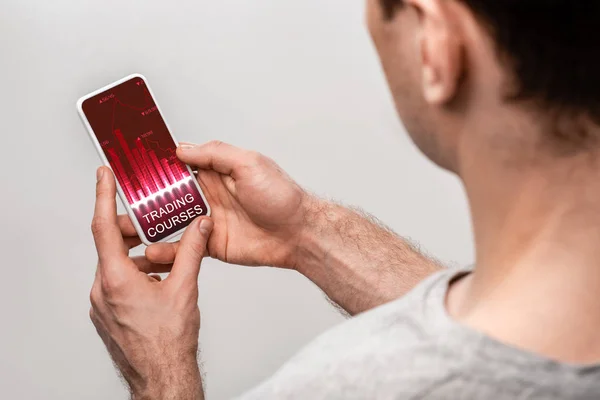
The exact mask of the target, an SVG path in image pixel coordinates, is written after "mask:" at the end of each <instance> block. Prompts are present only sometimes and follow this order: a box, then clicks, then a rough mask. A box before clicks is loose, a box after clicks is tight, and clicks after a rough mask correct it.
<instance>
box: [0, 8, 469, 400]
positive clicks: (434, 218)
mask: <svg viewBox="0 0 600 400" xmlns="http://www.w3.org/2000/svg"><path fill="white" fill-rule="evenodd" d="M363 7H364V5H363V1H362V0H327V1H323V0H286V1H281V0H251V1H250V0H221V1H208V0H194V1H192V0H189V1H185V0H180V1H169V2H167V1H158V0H139V1H135V0H103V1H82V0H77V1H75V0H53V1H47V0H2V1H0V127H1V129H2V130H1V131H0V137H1V140H0V143H1V147H0V151H1V157H0V182H1V184H2V195H1V196H0V218H1V224H0V227H1V230H0V246H1V247H0V248H1V251H2V264H1V274H0V278H1V282H0V286H1V289H0V313H1V314H0V315H1V319H0V321H1V322H0V326H1V329H0V388H2V394H1V395H0V396H1V397H2V398H5V399H99V400H100V399H118V398H125V397H126V394H125V391H124V389H123V387H122V386H121V384H120V382H119V380H118V378H117V377H116V375H115V373H114V371H113V367H112V364H111V362H110V361H109V358H108V357H107V355H106V351H105V350H104V348H103V345H102V343H101V341H100V339H99V338H98V337H97V336H96V333H95V330H94V328H93V326H92V324H91V323H90V322H89V320H88V309H89V301H88V293H89V288H90V286H91V283H92V280H93V277H94V269H95V253H94V248H93V246H92V240H91V234H90V229H89V221H90V217H91V212H92V207H93V199H94V173H95V169H96V167H97V166H98V165H99V159H98V157H97V155H96V153H95V150H94V148H93V147H92V146H91V144H90V141H89V139H88V137H87V133H86V132H85V130H84V129H83V127H82V125H81V123H80V121H79V119H78V116H77V114H76V112H75V101H76V100H77V99H78V98H79V97H80V96H82V95H84V94H86V93H88V92H90V91H92V90H94V89H97V88H99V87H100V86H103V85H105V84H108V83H110V82H112V81H114V80H116V79H118V78H121V77H123V76H125V75H126V74H129V73H132V72H141V73H143V74H145V75H146V76H147V78H148V79H149V81H150V83H151V85H152V87H153V89H154V91H155V93H156V96H157V98H158V101H159V102H160V104H161V106H162V108H163V109H164V112H165V114H166V118H167V119H168V121H169V123H170V125H171V127H172V128H173V130H174V133H175V134H176V136H178V138H179V139H181V140H187V141H194V142H203V141H207V140H209V139H220V140H224V141H229V142H232V143H234V144H237V145H239V146H244V147H248V148H252V149H256V150H259V151H261V152H264V153H265V154H268V155H269V156H271V157H273V158H274V159H275V160H277V161H278V162H279V163H280V164H281V165H282V166H283V167H284V168H285V169H286V170H288V171H289V172H290V173H291V175H292V176H294V177H295V178H296V179H298V180H299V181H300V182H301V183H303V184H304V185H305V186H306V187H307V188H309V189H311V190H313V191H315V192H316V193H318V194H321V195H324V196H330V197H333V198H336V199H338V200H341V201H343V202H345V203H349V204H355V205H359V206H361V207H363V208H364V209H366V210H368V211H370V212H372V213H373V214H375V215H376V216H378V217H379V218H381V219H382V220H383V221H385V222H386V223H388V224H389V225H390V226H391V227H393V228H394V229H395V230H396V231H398V232H399V233H401V234H403V235H406V236H410V237H411V238H413V239H414V240H416V241H418V242H420V243H421V244H422V246H423V248H425V249H427V250H428V251H429V252H430V253H431V254H435V255H436V256H437V257H439V258H440V259H441V260H444V261H446V262H452V263H460V264H465V263H468V262H470V260H471V259H472V247H471V244H470V232H469V222H468V216H467V208H466V204H465V200H464V196H463V194H462V191H461V188H460V186H459V184H458V182H457V181H456V180H455V179H454V178H452V177H451V176H449V175H447V174H445V173H443V172H440V171H439V170H438V169H437V168H435V167H434V166H432V165H431V164H430V163H429V162H428V161H426V160H425V159H424V158H423V157H422V156H421V155H420V154H419V153H417V151H416V150H415V148H414V147H413V145H412V144H411V143H410V141H409V140H408V139H407V137H406V136H405V134H404V132H403V129H402V128H401V125H400V123H399V122H398V121H397V119H396V116H395V114H394V109H393V106H392V104H391V100H390V96H389V94H388V92H387V89H386V86H385V82H384V78H383V75H382V73H381V71H380V67H379V65H378V62H377V59H376V55H375V52H374V49H373V48H372V46H371V43H370V39H369V37H368V34H367V30H366V27H365V24H364V22H363V20H364V18H363ZM200 304H201V310H202V315H203V321H202V329H201V343H202V348H203V360H204V364H205V371H206V375H207V382H206V386H207V390H208V395H209V398H212V399H224V398H228V397H231V396H233V395H236V394H239V393H241V392H243V391H244V390H246V389H249V388H250V387H252V386H254V385H256V384H257V383H258V382H260V381H261V380H263V379H265V378H267V377H268V376H269V375H270V374H272V373H273V372H274V371H275V370H276V369H277V368H278V367H279V366H280V365H281V364H282V363H283V362H284V361H285V360H286V359H288V358H289V357H290V356H291V355H292V354H294V353H295V352H296V351H297V350H298V349H299V348H300V347H302V346H303V345H305V344H306V343H307V342H308V341H310V340H311V339H312V338H314V337H315V336H316V335H318V334H319V333H321V332H323V331H324V330H326V329H327V328H329V327H331V326H333V325H335V324H338V323H340V322H341V321H342V318H341V317H340V316H339V315H337V314H336V312H334V311H333V310H332V308H331V307H330V306H329V304H328V303H327V302H326V301H325V300H324V298H323V296H322V294H321V293H320V291H319V290H318V289H317V288H315V287H314V286H313V285H312V284H311V283H310V282H309V281H308V280H306V279H305V278H303V277H302V276H299V275H297V274H295V273H292V272H287V271H277V270H272V269H246V268H241V267H236V266H228V265H225V264H222V263H219V262H216V261H212V260H211V261H208V262H206V263H205V265H204V268H203V270H202V273H201V277H200Z"/></svg>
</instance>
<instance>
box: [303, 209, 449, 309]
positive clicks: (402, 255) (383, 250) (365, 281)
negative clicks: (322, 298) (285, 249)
mask: <svg viewBox="0 0 600 400" xmlns="http://www.w3.org/2000/svg"><path fill="white" fill-rule="evenodd" d="M310 210H311V211H310V213H309V217H308V220H307V221H306V222H307V225H306V226H307V229H306V230H305V231H304V233H303V237H302V240H301V245H300V246H299V249H298V258H297V261H296V269H297V270H298V271H299V272H300V273H302V274H303V275H305V276H306V277H308V278H309V279H310V280H312V281H313V282H314V283H315V284H316V285H317V286H319V287H320V288H321V289H322V290H323V291H324V292H325V294H327V296H328V297H329V298H330V299H331V300H332V301H334V302H335V303H336V304H338V305H339V306H340V307H342V308H343V309H344V310H346V311H347V312H348V313H349V314H350V315H355V314H358V313H360V312H363V311H366V310H369V309H371V308H373V307H376V306H379V305H381V304H384V303H387V302H389V301H391V300H394V299H397V298H399V297H401V296H402V295H404V294H406V293H407V292H408V291H410V290H411V289H412V288H413V287H414V286H415V285H416V284H418V283H419V282H421V281H422V280H423V279H424V278H426V277H427V276H429V275H431V274H433V273H435V272H437V271H439V270H440V269H441V268H442V267H441V266H440V265H439V264H438V263H437V262H436V261H434V260H432V259H430V258H428V257H426V256H424V255H423V254H421V253H420V252H419V251H418V250H417V249H416V248H414V247H413V246H412V245H411V244H409V243H408V242H407V241H405V240H404V239H402V238H401V237H399V236H398V235H396V234H395V233H394V232H392V231H391V230H390V229H388V228H386V227H384V226H383V225H382V224H380V223H379V222H377V221H376V220H375V218H373V217H370V216H368V215H365V214H364V213H362V212H359V211H355V210H352V209H348V208H346V207H342V206H340V205H337V204H333V203H330V202H325V201H313V203H312V204H311V205H310Z"/></svg>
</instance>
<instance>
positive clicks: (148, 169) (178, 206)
mask: <svg viewBox="0 0 600 400" xmlns="http://www.w3.org/2000/svg"><path fill="white" fill-rule="evenodd" d="M82 109H83V112H84V113H85V115H86V117H87V119H88V121H89V123H90V126H91V127H92V130H93V132H94V135H95V136H96V138H97V139H98V142H99V143H100V144H101V147H102V150H103V152H104V155H105V156H106V160H107V161H108V163H109V164H110V166H111V168H112V170H113V172H114V174H115V177H116V179H117V181H118V182H119V186H120V188H121V192H122V195H123V197H124V198H123V200H124V201H125V200H126V201H127V203H129V205H131V209H132V211H133V214H134V215H135V218H136V220H137V222H138V224H139V227H140V228H141V229H142V230H143V231H144V234H145V236H146V238H147V239H148V241H150V242H156V241H159V240H161V239H164V238H167V237H169V236H170V235H172V234H174V233H176V232H178V231H180V230H181V229H183V228H185V227H186V226H187V225H189V224H190V223H191V221H192V220H193V219H194V218H195V217H197V216H199V215H206V214H207V213H208V209H207V208H208V207H207V205H206V203H205V201H204V199H203V197H202V194H201V192H200V191H199V188H198V186H197V183H196V180H195V177H194V176H193V175H192V174H191V173H190V170H189V168H188V167H187V166H186V165H185V164H184V163H182V162H181V161H180V160H179V159H178V158H177V155H176V150H177V145H176V143H175V140H174V139H173V137H172V136H171V133H170V132H169V129H168V127H167V125H166V123H165V121H164V119H163V118H162V115H161V114H160V112H159V110H158V106H157V105H156V103H155V102H154V100H153V98H152V95H151V94H150V92H149V89H148V88H147V87H146V84H145V82H144V81H143V79H141V78H139V77H134V78H132V79H130V80H128V81H125V82H123V83H121V84H119V85H117V86H114V87H112V88H111V89H109V90H107V91H105V92H102V93H100V94H98V95H96V96H94V97H90V98H89V99H87V100H85V101H84V102H83V104H82Z"/></svg>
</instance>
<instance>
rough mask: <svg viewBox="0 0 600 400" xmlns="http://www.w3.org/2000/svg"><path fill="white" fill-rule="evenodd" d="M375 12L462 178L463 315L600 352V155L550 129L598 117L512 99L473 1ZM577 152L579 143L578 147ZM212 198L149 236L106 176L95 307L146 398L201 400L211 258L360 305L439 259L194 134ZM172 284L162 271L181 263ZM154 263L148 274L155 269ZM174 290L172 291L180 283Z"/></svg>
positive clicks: (392, 292)
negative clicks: (202, 307) (292, 279)
mask: <svg viewBox="0 0 600 400" xmlns="http://www.w3.org/2000/svg"><path fill="white" fill-rule="evenodd" d="M405 3H406V4H405V6H404V7H402V8H400V9H398V10H397V12H396V13H395V14H394V16H393V18H392V19H390V20H388V19H386V18H384V16H383V13H382V10H381V7H380V5H379V3H378V1H377V0H367V22H368V26H369V30H370V32H371V35H372V37H373V42H374V44H375V47H376V48H377V51H378V53H379V56H380V59H381V64H382V67H383V70H384V72H385V74H386V77H387V79H388V83H389V86H390V89H391V92H392V95H393V98H394V101H395V103H396V108H397V110H398V114H399V115H400V117H401V119H402V121H403V122H404V124H405V126H406V127H407V130H408V131H409V133H410V135H411V137H412V138H413V140H414V141H415V143H416V144H417V145H418V147H419V148H420V149H421V151H422V152H423V153H424V154H425V155H426V156H428V157H429V158H430V159H431V160H433V161H434V162H436V163H437V164H438V165H439V166H441V167H442V168H445V169H447V170H450V171H452V172H454V173H456V174H457V175H458V176H459V177H460V179H461V180H462V182H463V184H464V187H465V191H466V193H467V197H468V200H469V204H470V207H471V214H472V221H473V231H474V237H475V245H476V269H475V272H473V273H472V274H470V275H468V276H467V277H465V278H463V279H460V280H458V281H456V282H453V284H452V285H451V287H450V289H449V293H448V297H447V308H448V311H449V313H450V314H451V315H452V316H453V317H454V318H455V319H456V320H457V321H458V322H459V323H462V324H464V325H466V326H469V327H471V328H472V329H476V330H479V331H482V332H485V333H487V334H488V335H490V336H492V337H494V338H496V339H497V340H499V341H502V342H504V343H507V344H511V345H513V346H515V347H518V348H521V349H524V350H527V351H529V352H533V353H537V354H538V355H540V356H545V357H547V358H551V359H554V360H558V361H563V362H568V363H583V364H585V363H591V362H597V361H598V360H600V337H598V335H597V326H599V325H600V312H599V311H598V310H600V301H599V300H598V299H597V293H599V292H600V269H598V268H597V264H598V260H599V259H600V247H599V246H597V243H599V242H600V228H598V227H599V226H600V213H598V211H597V210H598V206H599V204H598V202H599V200H598V199H600V187H598V185H597V177H598V176H599V175H600V165H598V164H599V163H598V160H600V158H599V157H598V156H597V154H596V153H597V152H598V149H597V147H596V146H594V145H589V146H583V147H582V148H573V147H569V148H568V149H565V147H564V146H565V145H564V143H559V142H556V141H555V140H554V139H552V138H553V135H554V134H555V133H556V131H557V130H560V131H561V132H560V133H561V134H562V135H565V134H566V135H568V134H569V132H570V131H572V130H573V131H575V130H582V129H583V130H585V131H586V132H588V133H589V136H590V137H600V128H599V127H597V126H596V125H594V124H593V123H592V122H590V121H589V120H588V119H587V118H585V116H581V117H578V118H575V119H568V118H566V117H565V118H562V117H561V118H558V119H557V116H556V113H550V112H547V111H546V110H544V109H540V108H538V106H537V105H536V103H535V102H534V101H520V102H515V101H513V102H508V101H506V99H505V98H504V96H503V93H504V92H503V88H504V87H506V85H510V84H511V83H512V82H513V80H514V77H513V76H512V75H511V72H510V70H509V69H508V68H507V67H506V66H505V65H503V63H502V62H501V61H499V59H498V57H497V54H498V52H497V49H496V48H495V45H494V43H493V40H492V39H491V38H490V35H489V32H488V31H487V30H486V28H485V27H484V26H483V24H481V23H480V22H479V20H478V19H477V17H476V16H474V15H473V13H472V12H471V11H470V10H469V9H468V8H466V7H465V6H464V5H463V4H462V3H461V2H458V1H454V0H406V2H405ZM566 150H568V151H566ZM177 154H178V157H179V158H180V159H181V160H182V161H184V162H186V163H188V164H190V165H193V166H195V167H197V168H198V179H199V181H200V184H201V185H202V187H203V188H204V190H205V192H206V195H207V197H208V201H209V203H210V204H211V206H212V209H213V216H212V217H211V219H206V218H205V219H203V221H212V223H211V222H207V223H208V224H209V225H207V226H206V228H207V229H206V231H207V232H208V231H210V230H211V229H210V228H212V226H213V225H214V229H212V235H210V237H209V236H208V235H209V234H208V233H207V232H204V231H201V230H200V229H199V222H200V221H196V222H194V223H193V224H192V225H191V226H190V227H189V228H188V230H187V231H186V233H185V235H184V236H183V238H182V240H181V242H180V243H171V244H158V245H153V246H150V247H148V248H147V249H146V253H145V257H138V258H133V259H131V258H129V257H128V256H127V250H128V248H131V247H134V246H137V245H139V244H140V242H139V238H137V236H136V234H135V230H134V229H133V227H132V225H131V222H130V221H129V220H128V218H127V217H125V216H119V217H117V215H116V208H115V205H114V199H115V187H114V185H115V184H114V178H113V177H112V173H110V171H109V170H108V169H106V168H102V169H100V171H101V172H103V173H102V179H101V180H100V181H99V184H98V197H97V205H96V216H95V218H94V224H93V232H94V237H95V240H96V245H97V248H98V256H99V263H98V273H97V275H96V282H95V283H94V286H93V288H92V293H91V300H92V311H91V316H92V320H93V322H94V324H95V325H96V327H97V329H98V332H99V333H100V336H101V337H102V339H103V340H104V342H105V343H106V345H107V348H108V350H109V352H110V354H111V356H112V357H113V359H114V360H115V364H116V365H117V367H118V368H119V370H120V372H121V373H122V374H123V377H124V378H125V380H126V381H127V383H128V384H129V386H130V388H131V392H132V397H133V398H134V399H141V398H144V399H201V398H203V391H202V382H201V380H200V374H199V372H198V366H197V360H196V351H197V346H198V329H199V325H200V323H199V321H200V319H199V311H198V306H197V301H196V300H197V290H198V289H197V277H198V271H199V265H200V263H201V259H202V257H203V256H204V255H209V256H210V257H213V258H217V259H220V260H223V261H226V262H230V263H235V264H241V265H249V266H256V265H267V266H273V267H280V268H289V269H294V270H296V271H298V272H300V273H301V274H303V275H305V276H307V277H308V278H309V279H311V280H312V281H313V282H315V283H316V284H317V285H318V286H319V287H320V288H322V289H323V291H324V292H325V293H326V294H327V296H329V297H330V298H331V299H332V300H333V301H334V302H336V303H337V304H338V305H339V306H340V307H342V308H343V309H345V310H346V311H347V312H348V313H349V314H356V313H359V312H363V311H367V310H369V309H371V308H372V307H375V306H377V305H380V304H383V303H385V302H388V301H390V300H393V299H396V298H398V297H400V296H402V295H403V294H405V293H406V292H407V291H408V290H410V289H411V288H412V287H414V285H416V284H417V283H418V282H420V281H421V280H422V279H423V278H424V277H426V276H429V275H430V274H432V273H435V272H436V271H439V270H440V268H441V267H440V266H439V265H438V264H437V263H436V262H434V261H433V260H430V259H428V258H426V257H424V256H423V255H421V254H420V253H418V252H417V251H415V249H413V248H412V247H411V246H410V245H409V244H408V243H407V242H406V241H404V240H403V239H402V238H400V237H398V236H397V235H395V234H393V233H392V232H390V231H389V230H388V229H386V228H385V227H383V226H381V225H380V224H378V223H376V222H374V220H373V219H372V218H369V217H368V216H365V215H363V214H361V213H360V212H357V211H353V210H350V209H347V208H344V207H341V206H338V205H335V204H332V203H329V202H326V201H323V200H320V199H318V198H316V197H314V196H312V195H310V194H308V193H306V192H305V191H304V190H303V189H302V188H301V187H300V186H299V185H298V184H296V183H295V182H294V181H293V180H291V179H290V178H289V177H288V176H287V175H286V174H285V173H284V172H283V171H282V170H281V169H280V168H279V167H278V166H277V165H276V164H275V163H274V162H273V161H271V160H270V159H268V158H266V157H264V156H262V155H260V154H257V153H254V152H249V151H247V150H242V149H238V148H235V147H233V146H230V145H227V144H223V143H220V142H211V143H208V144H205V145H192V144H182V146H181V147H180V148H179V149H178V153H177ZM168 271H171V274H170V275H169V277H168V278H167V279H165V280H164V281H162V282H160V281H159V279H158V278H156V277H153V276H152V274H153V273H156V272H168ZM148 274H150V275H148ZM173 288H176V289H173Z"/></svg>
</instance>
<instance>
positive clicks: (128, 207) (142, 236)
mask: <svg viewBox="0 0 600 400" xmlns="http://www.w3.org/2000/svg"><path fill="white" fill-rule="evenodd" d="M135 78H140V79H142V80H143V81H144V83H145V85H146V87H147V88H148V91H149V92H150V95H151V96H152V100H153V101H154V104H155V105H156V108H157V109H158V112H159V113H160V115H161V116H162V118H163V120H164V121H165V125H166V126H167V130H168V131H169V135H171V138H172V139H173V142H175V145H176V146H179V142H178V141H177V139H176V138H175V136H173V131H172V130H171V127H170V126H169V124H168V122H167V120H166V118H165V115H164V113H163V112H162V109H161V108H160V106H159V105H158V102H157V101H156V96H154V92H153V91H152V88H151V87H150V85H149V84H148V80H147V79H146V77H145V76H144V75H142V74H139V73H135V74H131V75H128V76H126V77H124V78H122V79H119V80H118V81H116V82H113V83H111V84H109V85H106V86H104V87H102V88H100V89H98V90H95V91H94V92H92V93H89V94H87V95H85V96H83V97H81V98H80V99H79V100H78V101H77V112H78V113H79V117H80V118H81V121H82V122H83V124H84V126H85V128H86V130H87V131H88V134H89V137H90V139H91V140H92V143H93V145H94V147H95V148H96V151H97V152H98V155H99V156H100V159H101V160H102V162H103V163H104V165H105V166H107V167H108V168H110V169H111V171H112V168H111V166H110V163H109V162H108V158H107V157H106V154H104V150H102V146H101V145H100V142H99V141H98V138H97V137H96V134H95V133H94V130H93V129H92V126H91V125H90V122H89V121H88V119H87V117H86V116H85V113H84V112H83V103H84V102H85V101H86V100H88V99H90V98H92V97H94V96H97V95H99V94H100V93H103V92H106V91H108V90H110V89H112V88H114V87H116V86H119V85H121V84H123V83H125V82H127V81H129V80H131V79H135ZM186 168H187V169H188V171H189V173H190V175H191V176H192V177H193V176H194V173H193V171H192V169H191V168H190V166H189V165H187V164H186ZM113 175H114V171H113ZM192 180H193V181H194V184H195V185H196V187H197V188H198V192H199V193H200V197H202V200H203V201H204V204H205V205H206V215H205V216H208V217H210V215H211V208H210V205H209V204H208V201H206V196H205V195H204V192H203V191H202V188H201V187H200V184H199V183H198V180H197V179H192ZM115 181H116V182H117V192H118V193H119V198H120V199H121V203H123V205H124V206H125V209H126V210H127V214H128V215H129V218H130V219H131V222H132V223H133V226H134V227H135V230H136V231H137V233H138V235H139V237H140V239H141V240H142V242H143V243H144V244H145V245H146V246H150V245H152V244H156V243H162V242H168V241H170V240H171V239H174V238H176V237H177V236H179V235H181V234H182V233H183V232H184V231H185V229H186V228H187V226H186V227H184V228H182V229H180V230H179V231H177V232H175V233H173V234H171V235H169V236H167V237H165V238H163V239H161V240H159V241H157V242H151V241H150V240H148V238H147V237H146V234H145V233H144V230H143V229H142V227H141V226H140V223H139V222H138V220H137V218H136V216H135V214H134V212H133V209H132V207H131V205H130V204H129V201H127V197H126V196H125V193H124V191H123V188H122V187H121V184H120V183H119V181H118V180H117V178H116V176H115ZM196 218H197V217H196ZM188 226H189V224H188Z"/></svg>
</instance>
